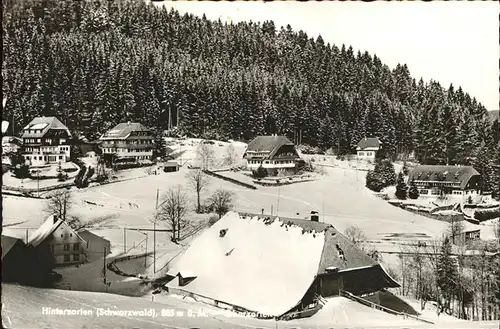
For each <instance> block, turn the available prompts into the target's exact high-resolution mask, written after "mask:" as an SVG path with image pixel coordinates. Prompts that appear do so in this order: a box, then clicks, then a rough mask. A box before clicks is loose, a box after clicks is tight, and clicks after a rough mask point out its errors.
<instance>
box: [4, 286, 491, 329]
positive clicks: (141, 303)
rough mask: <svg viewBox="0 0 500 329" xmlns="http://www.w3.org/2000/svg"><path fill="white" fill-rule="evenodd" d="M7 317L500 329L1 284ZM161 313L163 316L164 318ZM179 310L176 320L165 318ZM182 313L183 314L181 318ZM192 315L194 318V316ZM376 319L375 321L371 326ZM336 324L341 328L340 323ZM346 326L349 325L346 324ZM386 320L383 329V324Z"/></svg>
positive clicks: (62, 327) (180, 324)
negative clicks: (266, 312) (259, 311)
mask: <svg viewBox="0 0 500 329" xmlns="http://www.w3.org/2000/svg"><path fill="white" fill-rule="evenodd" d="M2 294H3V296H2V302H3V303H4V306H3V310H2V318H3V321H4V323H5V324H6V325H9V327H10V328H23V329H35V328H54V329H69V328H110V329H111V328H144V329H150V328H151V329H153V328H171V329H187V328H206V329H215V328H218V329H239V328H269V329H270V328H279V329H291V328H317V329H326V328H359V329H361V328H412V329H413V328H449V329H452V328H455V329H458V328H471V329H472V328H483V329H489V328H491V329H493V328H495V329H497V328H498V325H499V322H498V321H489V322H467V321H453V322H446V321H442V322H440V323H439V324H438V325H430V324H426V323H414V322H411V321H409V320H406V321H405V322H402V320H401V319H400V318H398V317H396V316H392V317H391V316H390V315H385V314H380V313H374V312H376V311H374V310H372V309H370V308H368V307H366V306H363V305H359V304H358V305H355V304H354V305H353V304H351V303H350V301H349V300H345V299H343V298H342V300H341V299H338V300H335V301H333V302H332V299H330V300H329V303H328V304H327V306H325V308H324V309H323V310H322V311H320V313H318V314H316V315H315V316H316V317H317V318H315V317H312V318H309V319H301V320H293V321H287V322H283V321H279V322H276V321H272V320H267V321H266V320H256V319H252V318H248V317H239V316H231V314H228V313H227V312H224V311H223V310H217V309H214V308H212V307H210V306H208V305H200V304H198V303H194V302H190V301H189V300H183V299H180V298H176V297H174V296H164V295H158V296H155V297H154V299H153V298H152V297H151V296H147V297H144V298H137V297H135V298H134V297H126V296H119V295H114V294H102V293H94V292H81V291H67V290H54V289H38V288H32V287H23V286H18V285H11V284H2ZM333 306H338V307H339V308H340V311H339V313H341V314H339V316H340V319H336V320H333V319H332V318H331V316H332V315H333V314H332V312H331V311H333V310H332V309H331V308H330V307H333ZM43 307H50V308H52V309H57V308H59V309H65V310H80V309H83V310H89V311H92V312H93V313H92V314H90V315H64V316H63V315H46V314H42V308H43ZM98 308H102V309H105V310H114V311H142V310H144V309H147V310H154V311H155V314H156V315H157V316H156V317H147V316H137V315H135V316H134V315H128V314H124V315H121V316H120V315H104V316H97V315H96V314H97V309H98ZM162 310H163V311H164V313H163V314H164V315H165V316H162ZM170 310H172V311H174V312H175V314H174V316H166V315H167V314H168V312H166V311H170ZM181 312H182V313H181ZM190 315H191V316H190ZM372 319H373V322H372V321H371V320H372ZM335 321H336V323H335ZM343 321H345V322H344V323H342V322H343ZM381 321H384V322H383V324H382V325H380V322H381Z"/></svg>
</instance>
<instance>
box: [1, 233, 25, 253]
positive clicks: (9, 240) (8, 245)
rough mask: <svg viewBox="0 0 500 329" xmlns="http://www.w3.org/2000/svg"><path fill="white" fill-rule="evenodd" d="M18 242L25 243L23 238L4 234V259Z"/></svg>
mask: <svg viewBox="0 0 500 329" xmlns="http://www.w3.org/2000/svg"><path fill="white" fill-rule="evenodd" d="M16 243H21V244H24V242H23V241H22V240H21V239H18V238H14V237H12V236H8V235H3V234H2V259H3V258H4V257H5V255H7V254H8V253H9V251H10V250H11V249H12V248H13V247H14V246H15V245H16Z"/></svg>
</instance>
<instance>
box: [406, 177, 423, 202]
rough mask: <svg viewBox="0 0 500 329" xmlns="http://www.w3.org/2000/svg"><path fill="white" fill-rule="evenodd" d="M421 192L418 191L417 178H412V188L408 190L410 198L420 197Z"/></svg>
mask: <svg viewBox="0 0 500 329" xmlns="http://www.w3.org/2000/svg"><path fill="white" fill-rule="evenodd" d="M419 195H420V194H419V193H418V188H417V184H415V179H414V178H412V180H411V181H410V188H409V190H408V196H409V197H410V199H418V197H419Z"/></svg>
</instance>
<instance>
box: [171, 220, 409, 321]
mask: <svg viewBox="0 0 500 329" xmlns="http://www.w3.org/2000/svg"><path fill="white" fill-rule="evenodd" d="M168 275H169V277H170V279H171V280H170V282H168V283H167V284H166V287H167V289H168V290H169V292H172V293H180V294H187V295H193V296H197V298H206V299H207V302H213V303H214V304H215V305H220V304H224V305H226V306H227V305H229V307H232V308H233V309H234V310H236V311H250V312H258V313H260V314H262V315H263V316H266V317H282V316H287V314H289V313H290V312H294V311H300V310H302V309H304V308H306V307H308V306H309V307H310V306H311V305H314V304H315V303H316V301H317V295H320V296H324V297H326V296H333V295H339V294H340V293H341V292H342V291H347V292H350V293H352V294H356V295H361V294H368V293H372V292H376V291H378V290H380V289H383V288H389V287H399V284H398V283H397V282H395V281H394V280H393V279H392V278H391V277H390V276H389V274H388V273H387V272H386V271H385V270H384V268H383V267H382V265H380V264H379V263H377V262H376V261H374V260H373V259H372V258H370V257H369V256H368V255H366V254H365V253H364V252H362V251H361V250H360V249H358V248H357V247H356V246H355V245H353V244H352V243H351V242H350V241H349V240H348V239H347V238H346V237H345V236H344V235H342V234H341V233H340V232H339V231H337V230H336V229H335V228H334V227H333V226H331V225H329V224H326V223H320V222H316V221H310V220H304V219H288V218H277V217H273V218H270V217H266V216H264V215H246V214H239V213H236V212H230V213H228V214H227V215H225V216H224V217H223V218H222V219H220V220H219V221H218V222H217V223H216V224H214V225H213V226H212V227H210V228H209V229H207V230H206V231H205V232H204V233H202V234H201V235H200V236H199V237H198V238H196V239H195V240H194V242H193V243H192V244H191V246H190V247H189V248H188V249H187V250H186V251H185V253H184V254H183V255H182V256H180V258H178V259H177V261H176V262H175V263H174V264H173V265H172V267H171V269H170V270H169V273H168Z"/></svg>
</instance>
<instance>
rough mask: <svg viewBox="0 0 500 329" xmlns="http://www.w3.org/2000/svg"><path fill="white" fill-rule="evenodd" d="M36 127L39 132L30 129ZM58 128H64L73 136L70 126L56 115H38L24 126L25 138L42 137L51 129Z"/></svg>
mask: <svg viewBox="0 0 500 329" xmlns="http://www.w3.org/2000/svg"><path fill="white" fill-rule="evenodd" d="M33 129H35V130H36V131H37V132H30V130H33ZM51 129H57V130H64V131H66V132H67V133H68V135H69V136H71V133H70V132H69V129H68V127H66V126H65V125H64V124H63V123H62V122H61V121H59V119H57V118H56V117H36V118H34V119H33V120H31V122H30V123H28V125H27V126H26V127H24V132H23V136H22V137H23V138H27V137H28V138H29V137H34V138H41V137H43V136H44V135H45V134H46V133H47V132H48V131H49V130H51Z"/></svg>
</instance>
